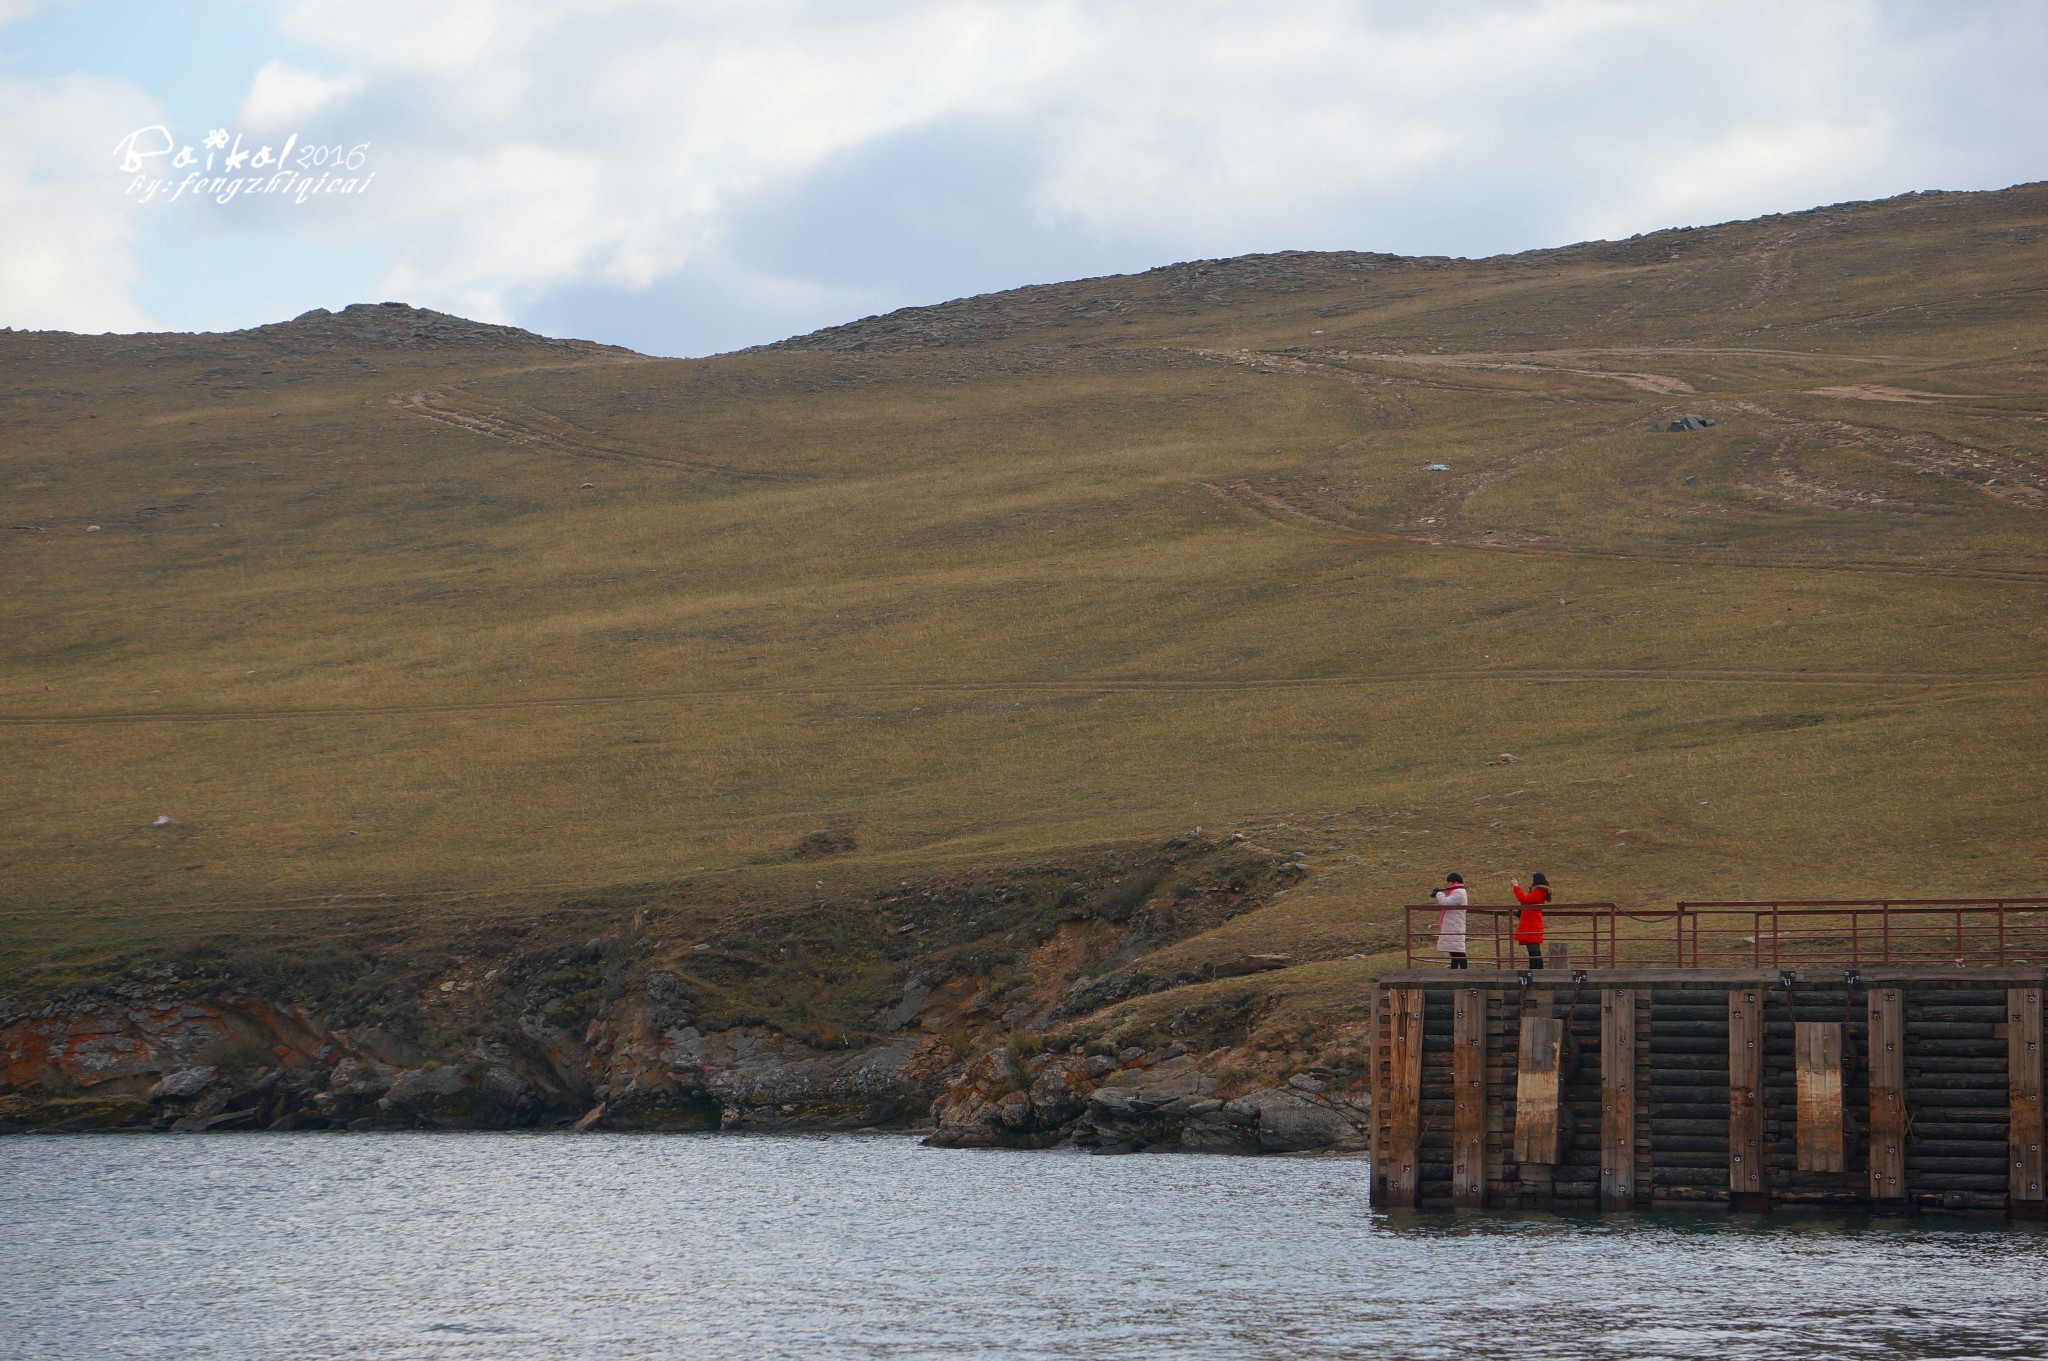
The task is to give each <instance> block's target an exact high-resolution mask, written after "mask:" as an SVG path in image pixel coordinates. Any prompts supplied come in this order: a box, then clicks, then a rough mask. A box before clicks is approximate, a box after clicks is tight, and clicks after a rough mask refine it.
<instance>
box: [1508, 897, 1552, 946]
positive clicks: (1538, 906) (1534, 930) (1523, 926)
mask: <svg viewBox="0 0 2048 1361" xmlns="http://www.w3.org/2000/svg"><path fill="white" fill-rule="evenodd" d="M1515 901H1516V902H1518V903H1520V904H1521V905H1522V910H1521V912H1520V913H1519V914H1518V915H1517V916H1516V917H1515V943H1516V944H1518V945H1541V944H1542V943H1543V904H1545V903H1547V902H1549V901H1550V890H1549V889H1548V888H1546V887H1544V886H1543V885H1542V884H1538V885H1536V887H1534V888H1523V887H1522V886H1521V885H1520V884H1517V885H1515Z"/></svg>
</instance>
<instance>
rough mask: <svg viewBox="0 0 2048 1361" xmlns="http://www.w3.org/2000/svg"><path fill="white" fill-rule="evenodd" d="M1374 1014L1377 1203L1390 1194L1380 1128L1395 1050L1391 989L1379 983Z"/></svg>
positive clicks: (1372, 1162)
mask: <svg viewBox="0 0 2048 1361" xmlns="http://www.w3.org/2000/svg"><path fill="white" fill-rule="evenodd" d="M1366 1014H1367V1015H1369V1016H1371V1017H1372V1031H1371V1035H1372V1047H1371V1049H1370V1050H1368V1051H1367V1052H1368V1054H1369V1056H1370V1057H1369V1059H1368V1062H1367V1065H1366V1076H1367V1078H1368V1079H1369V1081H1370V1084H1371V1088H1372V1107H1371V1112H1372V1116H1371V1119H1370V1121H1369V1122H1368V1124H1367V1126H1366V1155H1365V1156H1366V1162H1365V1166H1366V1171H1367V1174H1368V1176H1369V1178H1370V1180H1371V1182H1372V1198H1373V1200H1374V1202H1375V1203H1384V1202H1385V1200H1386V1198H1387V1180H1386V1169H1387V1160H1386V1147H1385V1144H1386V1141H1385V1140H1384V1139H1383V1138H1382V1137H1381V1135H1380V1131H1381V1130H1382V1129H1383V1128H1385V1126H1386V1123H1387V1060H1388V1057H1389V1056H1390V1055H1391V1054H1392V1052H1393V1047H1392V1044H1391V1043H1390V1041H1391V1038H1392V1037H1391V1036H1390V1035H1389V1034H1388V1033H1387V990H1386V989H1385V988H1384V987H1382V986H1380V985H1379V984H1377V983H1375V984H1373V986H1372V1001H1371V1003H1370V1005H1369V1009H1368V1010H1367V1013H1366Z"/></svg>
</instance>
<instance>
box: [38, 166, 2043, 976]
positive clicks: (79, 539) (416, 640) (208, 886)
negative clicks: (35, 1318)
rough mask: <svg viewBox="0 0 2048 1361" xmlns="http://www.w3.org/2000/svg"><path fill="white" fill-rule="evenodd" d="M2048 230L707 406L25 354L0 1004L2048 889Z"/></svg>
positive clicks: (1833, 251)
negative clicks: (141, 966) (798, 916)
mask: <svg viewBox="0 0 2048 1361" xmlns="http://www.w3.org/2000/svg"><path fill="white" fill-rule="evenodd" d="M2044 225H2048V186H2029V187H2024V188H2020V189H2014V190H2009V191H2005V192H2002V193H1996V194H1974V195H1969V194H1931V195H1919V196H1911V197H1908V198H1905V199H1899V200H1891V201H1887V202H1883V203H1876V204H1860V205H1848V206H1843V207H1838V208H1832V209H1824V210H1818V211H1815V212H1811V213H1803V214H1796V215H1791V216H1785V217H1776V218H1769V219H1764V220H1761V221H1756V222H1747V223H1737V224H1732V225H1727V226H1722V227H1714V228H1707V229H1694V230H1685V231H1673V232H1663V233H1657V234H1655V235H1651V236H1645V237H1641V238H1637V239H1632V240H1630V241H1626V242H1619V243H1599V244H1594V245H1585V246H1576V247H1571V248H1568V249H1564V250H1557V251H1547V252H1538V253H1533V254H1528V255H1522V256H1515V257H1510V258H1502V259H1494V260H1483V261H1454V260H1403V259H1395V258H1391V257H1384V256H1367V255H1310V254H1299V255H1282V256H1266V257H1253V258H1247V259H1241V260H1229V261H1214V262H1204V263H1199V264H1193V265H1178V266H1173V267H1170V268H1166V269H1161V270H1155V271H1152V272H1150V273H1148V274H1144V275H1139V276H1134V277H1129V278H1114V279H1097V280H1089V281H1085V282H1081V283H1073V284H1063V285H1057V286H1049V287H1043V288H1033V289H1024V290H1019V291H1017V292H1013V293H1008V294H1001V295H995V296H991V297H987V298H977V299H968V300H964V301H961V302H957V303H949V304H946V305H945V306H942V307H936V308H927V309H917V310H913V311H909V312H904V313H898V314H894V315H892V316H890V317H886V318H874V319H869V320H867V321H864V322H859V323H855V324H853V325H851V326H847V327H840V328H836V329H834V330H831V331H827V332H821V333H819V334H817V335H815V336H810V337H803V338H799V339H797V340H794V341H791V342H786V343H785V344H783V345H781V346H778V347H770V348H767V349H762V350H755V351H749V352H745V353H740V354H734V355H726V356H721V357H717V358H713V359H707V360H651V359H648V358H645V357H642V356H638V355H634V354H630V353H627V352H624V351H618V350H612V349H606V348H603V347H598V346H590V345H582V344H563V343H561V342H546V341H542V340H539V339H538V338H535V337H530V336H527V335H525V334H524V333H520V332H514V331H507V330H503V329H501V328H491V327H479V326H473V325H471V324H469V323H465V322H460V321H457V320H455V319H452V318H441V317H437V316H436V315H434V314H431V313H421V312H414V311H412V310H410V309H403V308H397V307H392V306H385V307H371V308H356V309H350V311H348V312H346V313H343V314H339V315H337V316H329V315H326V314H314V315H309V316H308V317H306V318H301V319H300V320H298V321H295V322H290V323H285V324H281V325H277V326H271V327H264V328H261V329H259V330H255V331H248V332H240V333H235V334H231V335H222V336H182V335H180V336H120V337H117V336H104V337H83V336H71V335H62V334H53V333H19V332H16V333H6V334H0V370H4V372H5V374H6V376H7V379H8V381H7V384H6V387H5V390H4V393H0V485H4V486H5V488H6V500H7V506H8V511H7V516H6V526H5V528H4V530H0V554H4V558H0V577H4V580H5V582H6V584H7V589H6V590H5V591H4V592H0V611H4V624H0V627H4V632H5V636H6V638H7V639H8V645H7V647H6V648H5V650H4V654H0V694H4V703H0V743H4V750H5V758H6V764H7V769H8V772H9V778H8V780H7V781H6V783H5V785H4V790H5V792H4V794H0V799H4V807H0V813H4V818H5V826H6V828H7V831H6V835H5V839H4V844H0V862H4V863H0V972H5V973H19V972H21V971H23V970H25V969H35V968H40V967H42V966H44V965H46V964H49V963H51V962H53V961H62V962H63V963H64V965H65V967H66V968H68V969H74V970H75V969H90V968H91V967H93V965H94V961H98V960H104V959H108V958H112V957H114V956H117V955H121V954H124V953H126V952H129V951H132V950H134V949H137V948H140V947H143V946H159V945H162V944H165V943H175V942H177V941H180V940H184V939H192V938H197V937H199V936H220V935H223V934H225V935H228V936H234V935H238V934H239V935H242V936H246V937H248V938H250V939H261V940H266V941H278V940H303V939H324V938H327V937H330V936H333V935H336V934H337V933H345V932H346V931H347V930H349V929H352V928H354V927H356V925H357V923H358V922H362V921H368V920H369V919H370V917H369V915H367V913H368V909H367V908H366V903H368V902H378V901H383V902H386V903H387V905H390V904H395V906H387V911H388V912H395V913H397V914H398V916H399V918H402V919H403V920H404V921H405V922H406V923H408V924H409V925H412V926H415V927H420V928H422V929H426V928H432V927H434V926H435V924H436V923H449V924H452V923H458V922H460V921H463V920H468V919H471V918H474V917H476V916H478V915H490V914H494V913H502V912H504V911H506V910H508V904H512V903H529V902H547V903H553V902H556V901H560V900H573V899H576V898H578V897H579V896H581V895H588V894H590V893H593V892H597V891H600V890H606V891H608V890H609V889H610V888H611V887H612V886H619V885H635V884H637V885H655V886H663V885H666V886H670V887H667V888H661V887H657V888H655V889H653V890H648V891H650V892H654V893H655V894H656V895H657V896H659V895H661V894H668V895H670V896H671V897H675V898H678V899H684V900H690V901H697V900H703V901H707V902H708V901H713V900H716V901H718V902H721V903H732V902H740V901H749V902H766V903H787V904H789V905H791V906H798V907H800V906H801V905H802V904H803V903H804V902H808V901H811V900H812V899H813V898H814V896H816V895H817V894H818V893H819V890H818V888H817V887H816V885H817V884H818V883H821V882H822V883H823V884H824V885H825V888H824V890H823V892H824V893H825V894H826V895H828V896H829V895H832V894H837V893H841V892H851V891H854V890H855V889H858V888H861V887H863V886H870V885H875V884H881V883H886V882H890V881H892V880H894V879H896V878H898V877H900V876H905V875H912V874H915V875H926V874H934V873H946V872H950V871H956V870H958V871H964V870H965V869H967V868H968V867H972V866H978V865H991V864H1000V863H1014V862H1020V861H1024V860H1028V859H1030V858H1032V857H1038V856H1043V855H1048V854H1065V853H1069V852H1072V851H1076V850H1078V849H1080V848H1085V847H1098V846H1107V845H1118V844H1130V843H1139V842H1148V841H1157V840H1158V839H1160V838H1163V837H1165V836H1168V835H1171V834H1173V833H1175V832H1179V831H1184V830H1185V829H1187V828H1189V827H1192V826H1195V825H1201V826H1203V827H1205V828H1206V829H1208V830H1209V831H1211V832H1216V831H1228V830H1243V831H1244V832H1246V833H1247V835H1248V836H1250V837H1251V838H1252V839H1253V841H1254V842H1255V843H1258V844H1260V845H1264V846H1268V847H1271V848H1274V849H1276V850H1279V851H1283V852H1287V853H1290V854H1299V855H1301V856H1302V857H1303V858H1304V859H1305V861H1306V863H1307V865H1308V867H1309V875H1308V877H1307V879H1306V880H1305V881H1304V882H1302V883H1301V884H1300V885H1299V886H1297V887H1295V888H1293V889H1292V890H1290V891H1288V892H1286V893H1283V894H1281V895H1279V896H1278V897H1277V899H1276V900H1275V901H1274V902H1273V904H1272V905H1271V906H1268V907H1265V908H1263V909H1261V910H1259V911H1256V912H1252V913H1248V914H1245V915H1242V916H1239V917H1237V918H1235V919H1233V920H1231V921H1230V922H1228V923H1227V924H1226V925H1224V926H1222V927H1220V928H1218V929H1217V930H1215V931H1210V932H1206V933H1203V934H1200V935H1197V936H1195V937H1193V938H1191V939H1187V940H1184V941H1181V942H1179V943H1178V944H1175V945H1173V946H1171V947H1168V950H1169V952H1170V953H1171V955H1172V957H1173V958H1174V959H1176V960H1180V961H1184V962H1185V961H1190V960H1199V959H1200V958H1204V957H1215V958H1222V957H1224V956H1226V955H1233V954H1241V953H1242V952H1244V951H1245V950H1246V949H1248V948H1249V949H1254V950H1280V951H1287V952H1291V953H1293V954H1294V955H1295V956H1296V957H1297V958H1339V957H1342V956H1346V955H1351V954H1355V953H1367V954H1370V953H1373V952H1375V951H1380V950H1383V949H1385V948H1386V946H1387V945H1388V943H1389V940H1390V938H1391V931H1392V926H1391V923H1392V922H1393V920H1394V909H1395V908H1396V906H1397V905H1398V904H1400V903H1401V902H1403V901H1412V900H1415V898H1416V897H1417V895H1418V894H1419V893H1420V892H1421V891H1422V890H1423V888H1424V887H1425V886H1426V885H1427V884H1428V883H1430V882H1432V881H1434V880H1437V879H1439V878H1440V877H1441V875H1442V874H1443V873H1444V872H1445V871H1446V870H1449V869H1459V870H1462V871H1463V872H1464V873H1465V874H1466V875H1467V876H1468V877H1469V878H1472V879H1473V880H1475V881H1476V882H1477V883H1478V885H1479V886H1480V887H1481V889H1482V893H1481V896H1482V897H1483V898H1489V899H1490V898H1494V897H1497V896H1499V894H1500V892H1501V891H1502V890H1504V888H1505V882H1506V878H1507V876H1508V875H1509V874H1510V873H1511V872H1512V873H1521V874H1525V875H1526V874H1527V873H1528V872H1529V871H1532V870H1536V869H1543V870H1546V871H1547V872H1548V873H1549V874H1550V876H1551V878H1552V879H1553V880H1554V881H1556V882H1557V883H1558V884H1559V885H1560V887H1561V889H1562V890H1563V894H1564V896H1565V897H1568V898H1578V899H1593V898H1600V899H1604V898H1612V899H1615V900H1619V901H1623V902H1642V903H1648V902H1660V901H1667V900H1669V899H1672V898H1675V897H1679V896H1690V897H1696V898H1700V897H1723V896H1743V895H1753V894H1764V893H1775V894H1792V895H1817V896H1818V895H1863V894H1873V893H1880V892H1888V893H1893V894H1902V895H1903V894H1912V895H1930V896H1931V895H1936V894H1944V893H1958V894H1961V893H1974V892H1992V891H1999V892H2011V893H2018V892H2025V891H2032V892H2041V891H2043V888H2044V878H2048V875H2044V870H2048V800H2044V799H2043V798H2042V796H2041V792H2040V787H2041V783H2042V766H2043V756H2044V753H2048V741H2044V738H2048V717H2044V712H2048V706H2044V702H2043V701H2044V698H2048V662H2044V642H2048V619H2044V613H2043V604H2044V601H2048V425H2044V421H2048V292H2044V290H2048V239H2044V236H2043V228H2044ZM1687 412H1697V413H1700V414H1702V415H1705V416H1708V417H1711V418H1712V419H1713V420H1714V421H1715V422H1716V424H1715V425H1714V426H1713V427H1712V428H1711V429H1707V430H1701V431H1696V432H1691V433H1669V432H1657V433H1652V431H1651V429H1650V427H1651V425H1652V423H1653V422H1657V423H1663V422H1668V421H1669V420H1671V419H1672V418H1673V417H1675V416H1678V415H1681V414H1684V413H1687ZM1432 463H1441V464H1447V465H1449V470H1448V471H1431V470H1429V469H1428V468H1427V465H1429V464H1432ZM91 526H98V529H97V530H93V529H91V528H90V527H91ZM1504 754H1508V755H1511V756H1512V758H1513V759H1512V760H1508V759H1507V757H1506V755H1504ZM166 817H167V818H169V819H170V821H169V822H167V823H163V824H161V825H158V819H160V818H166ZM820 830H829V831H832V832H835V833H842V834H844V837H845V838H850V841H851V843H852V849H850V850H844V851H842V852H841V853H839V854H835V855H832V856H830V857H828V858H824V859H810V858H798V857H797V856H795V855H794V853H793V852H794V848H795V847H796V846H797V844H798V843H799V841H800V840H801V839H802V838H804V837H805V836H806V835H807V834H810V833H813V832H816V831H820ZM836 844H838V845H841V846H843V845H844V844H845V843H844V842H843V841H841V842H838V843H836ZM819 845H820V846H821V847H822V848H823V849H827V850H829V849H832V846H831V845H827V844H825V843H819ZM379 895H387V896H386V897H380V896H379ZM378 919H379V920H382V921H386V922H388V921H390V920H392V919H393V918H392V917H391V916H389V915H384V916H380V917H379V918H378Z"/></svg>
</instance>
